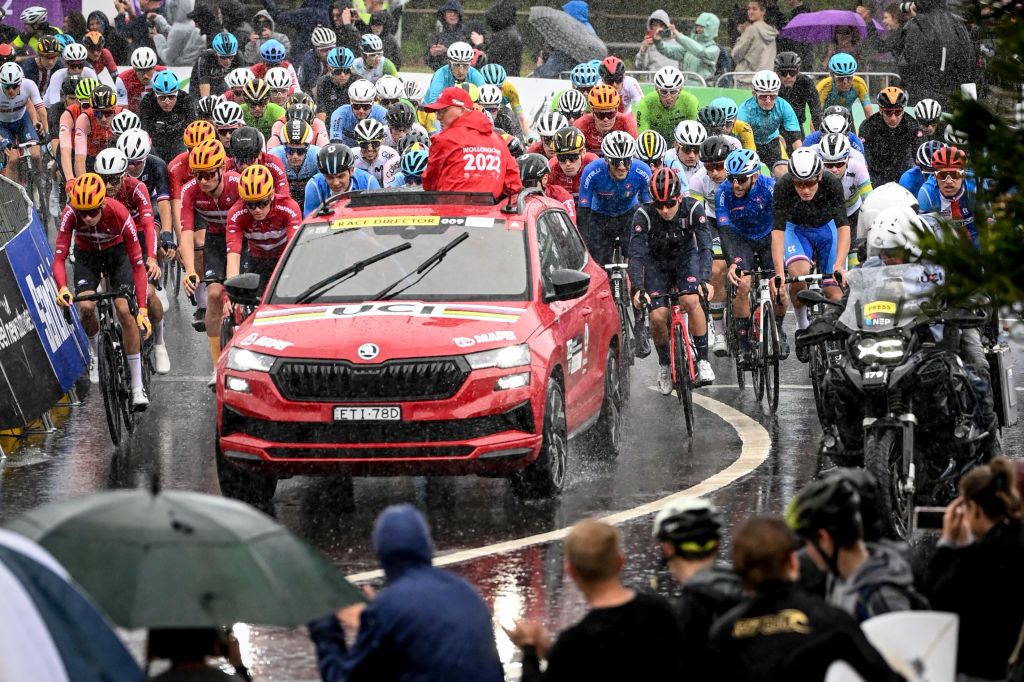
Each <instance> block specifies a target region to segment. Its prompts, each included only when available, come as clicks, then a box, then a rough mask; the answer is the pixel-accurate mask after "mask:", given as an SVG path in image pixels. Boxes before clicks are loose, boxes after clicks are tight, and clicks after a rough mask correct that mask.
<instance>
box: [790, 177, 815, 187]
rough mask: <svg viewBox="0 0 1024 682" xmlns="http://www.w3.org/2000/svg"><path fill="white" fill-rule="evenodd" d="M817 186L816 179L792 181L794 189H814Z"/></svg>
mask: <svg viewBox="0 0 1024 682" xmlns="http://www.w3.org/2000/svg"><path fill="white" fill-rule="evenodd" d="M817 184H818V180H817V178H815V179H814V180H794V181H793V186H794V187H799V188H800V189H810V188H811V187H816V186H817Z"/></svg>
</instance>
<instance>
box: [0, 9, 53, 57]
mask: <svg viewBox="0 0 1024 682" xmlns="http://www.w3.org/2000/svg"><path fill="white" fill-rule="evenodd" d="M20 19H21V23H22V24H23V25H24V26H25V31H24V32H23V33H20V34H18V35H17V36H15V38H14V40H12V41H11V47H13V48H14V50H15V51H16V52H17V53H18V54H26V52H25V50H26V48H27V49H29V50H32V51H33V52H38V51H39V50H38V49H37V48H38V46H39V40H40V39H41V38H42V37H44V36H57V35H61V34H63V33H64V32H63V31H61V30H60V29H59V28H57V27H56V26H50V22H49V13H48V12H47V11H46V8H45V7H39V6H37V5H33V6H32V7H26V8H25V9H23V10H21V15H20Z"/></svg>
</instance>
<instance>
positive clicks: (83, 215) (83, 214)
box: [75, 206, 103, 218]
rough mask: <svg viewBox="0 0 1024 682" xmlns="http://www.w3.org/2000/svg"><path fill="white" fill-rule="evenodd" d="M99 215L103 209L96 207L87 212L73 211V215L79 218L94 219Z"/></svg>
mask: <svg viewBox="0 0 1024 682" xmlns="http://www.w3.org/2000/svg"><path fill="white" fill-rule="evenodd" d="M100 213H103V207H102V206H97V207H96V208H90V209H89V210H87V211H81V210H78V209H75V214H76V215H78V216H79V217H80V218H95V217H96V216H98V215H99V214H100Z"/></svg>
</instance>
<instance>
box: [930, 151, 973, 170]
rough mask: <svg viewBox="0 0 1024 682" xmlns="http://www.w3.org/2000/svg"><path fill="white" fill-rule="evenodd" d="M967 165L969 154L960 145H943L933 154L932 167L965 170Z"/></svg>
mask: <svg viewBox="0 0 1024 682" xmlns="http://www.w3.org/2000/svg"><path fill="white" fill-rule="evenodd" d="M966 167H967V155H966V154H964V150H962V149H960V148H959V147H950V146H947V145H942V147H940V148H939V149H937V150H935V153H934V154H932V168H934V169H935V170H936V171H940V170H961V171H962V170H964V169H965V168H966Z"/></svg>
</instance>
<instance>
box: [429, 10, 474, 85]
mask: <svg viewBox="0 0 1024 682" xmlns="http://www.w3.org/2000/svg"><path fill="white" fill-rule="evenodd" d="M437 20H438V21H439V22H440V23H441V30H440V31H439V32H438V33H437V35H435V36H434V40H433V41H431V43H430V46H429V47H428V48H427V53H426V54H425V55H424V56H423V61H424V62H425V63H426V65H427V66H429V67H430V68H431V69H433V70H434V71H437V70H438V69H440V68H441V67H442V66H444V65H445V64H447V63H448V60H447V58H446V55H447V52H448V46H449V45H451V44H452V43H456V42H463V43H468V42H469V41H470V37H469V31H468V30H467V29H466V27H465V26H463V25H462V3H461V2H459V0H446V1H445V3H444V4H443V5H441V7H439V8H438V10H437Z"/></svg>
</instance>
